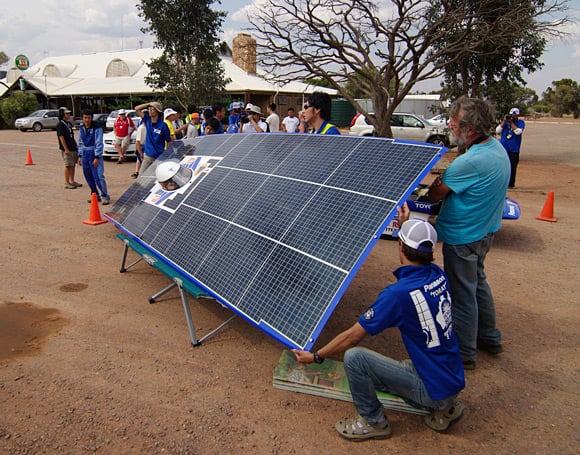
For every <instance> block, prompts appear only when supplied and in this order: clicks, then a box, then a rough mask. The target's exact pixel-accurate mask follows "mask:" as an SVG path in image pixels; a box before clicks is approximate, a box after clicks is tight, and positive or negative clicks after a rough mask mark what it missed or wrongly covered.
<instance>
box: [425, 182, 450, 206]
mask: <svg viewBox="0 0 580 455" xmlns="http://www.w3.org/2000/svg"><path fill="white" fill-rule="evenodd" d="M450 192H451V188H449V187H448V186H447V185H445V183H443V181H442V180H441V176H438V177H437V178H436V179H435V180H434V181H433V183H432V184H431V186H430V187H429V192H428V193H427V197H428V198H429V200H430V201H431V202H437V201H441V200H443V199H445V197H446V196H447V195H448V194H449V193H450Z"/></svg>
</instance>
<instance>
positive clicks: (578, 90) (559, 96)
mask: <svg viewBox="0 0 580 455" xmlns="http://www.w3.org/2000/svg"><path fill="white" fill-rule="evenodd" d="M552 87H553V88H552ZM552 87H548V89H547V90H546V91H545V92H544V93H543V98H544V101H545V102H546V103H547V104H548V106H549V107H550V112H551V114H552V115H553V116H554V117H562V115H564V114H572V115H573V116H574V118H578V116H579V115H580V87H578V82H576V81H573V80H572V79H561V80H559V81H553V82H552Z"/></svg>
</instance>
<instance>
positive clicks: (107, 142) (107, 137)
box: [103, 131, 137, 159]
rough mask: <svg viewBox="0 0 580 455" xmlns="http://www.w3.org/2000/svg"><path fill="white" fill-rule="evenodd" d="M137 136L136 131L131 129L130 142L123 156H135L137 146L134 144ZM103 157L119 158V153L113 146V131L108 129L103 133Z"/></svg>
mask: <svg viewBox="0 0 580 455" xmlns="http://www.w3.org/2000/svg"><path fill="white" fill-rule="evenodd" d="M136 137H137V131H133V133H132V134H131V142H130V143H129V146H128V147H127V150H126V151H125V157H126V158H130V157H136V155H135V152H136V151H137V147H136V146H135V139H136ZM103 158H110V159H113V158H114V159H117V158H119V154H118V153H117V149H116V148H115V132H114V131H110V132H108V133H105V134H103Z"/></svg>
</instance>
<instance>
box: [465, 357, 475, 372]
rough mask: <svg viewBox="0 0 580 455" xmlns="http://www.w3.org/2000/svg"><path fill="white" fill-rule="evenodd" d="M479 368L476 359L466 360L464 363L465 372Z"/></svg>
mask: <svg viewBox="0 0 580 455" xmlns="http://www.w3.org/2000/svg"><path fill="white" fill-rule="evenodd" d="M476 367H477V362H476V361H475V359H466V360H464V361H463V369H464V370H475V368H476Z"/></svg>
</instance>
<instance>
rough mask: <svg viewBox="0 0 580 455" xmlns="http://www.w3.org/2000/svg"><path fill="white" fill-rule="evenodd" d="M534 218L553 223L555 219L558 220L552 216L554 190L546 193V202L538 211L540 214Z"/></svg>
mask: <svg viewBox="0 0 580 455" xmlns="http://www.w3.org/2000/svg"><path fill="white" fill-rule="evenodd" d="M536 220H542V221H550V222H552V223H555V222H556V221H558V220H557V219H556V218H555V217H554V192H553V191H550V192H549V193H548V197H547V198H546V202H545V204H544V208H543V209H542V213H540V216H537V217H536Z"/></svg>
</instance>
